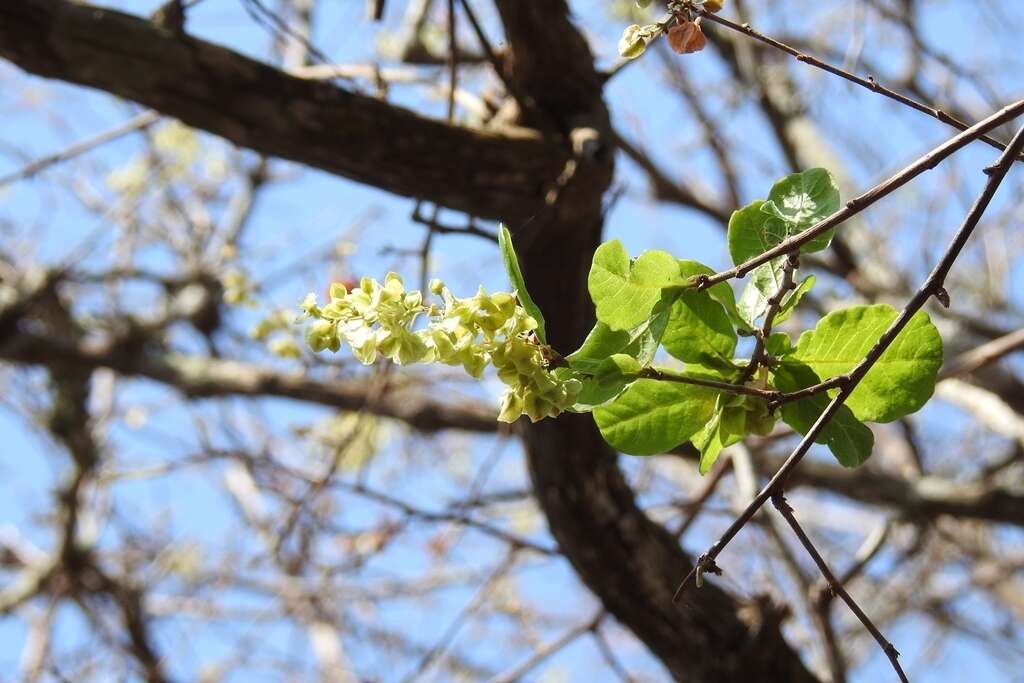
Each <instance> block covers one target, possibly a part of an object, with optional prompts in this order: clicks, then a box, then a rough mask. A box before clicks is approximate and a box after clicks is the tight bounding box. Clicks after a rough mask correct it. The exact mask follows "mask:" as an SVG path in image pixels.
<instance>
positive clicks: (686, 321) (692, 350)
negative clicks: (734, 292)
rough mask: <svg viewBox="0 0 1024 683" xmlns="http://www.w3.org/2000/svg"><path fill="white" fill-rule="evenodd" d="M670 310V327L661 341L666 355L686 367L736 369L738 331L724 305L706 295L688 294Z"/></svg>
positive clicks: (680, 297) (692, 292)
mask: <svg viewBox="0 0 1024 683" xmlns="http://www.w3.org/2000/svg"><path fill="white" fill-rule="evenodd" d="M670 310H671V313H670V315H669V319H668V327H667V328H666V329H665V335H664V337H662V339H661V343H662V345H663V346H664V347H665V350H666V351H668V352H669V353H670V354H671V355H672V356H674V357H675V358H678V359H679V360H681V361H683V362H685V363H699V364H701V365H707V366H712V367H715V366H724V367H730V366H732V365H733V354H734V352H735V351H736V330H734V329H733V326H732V322H731V321H730V320H729V315H728V314H727V313H726V312H725V308H724V307H723V306H722V304H720V303H718V302H717V301H715V300H714V299H712V298H711V296H710V294H709V293H708V292H706V291H703V292H698V291H695V290H687V291H684V292H682V293H681V294H680V295H679V298H677V299H676V300H675V302H674V303H673V304H672V308H671V309H670Z"/></svg>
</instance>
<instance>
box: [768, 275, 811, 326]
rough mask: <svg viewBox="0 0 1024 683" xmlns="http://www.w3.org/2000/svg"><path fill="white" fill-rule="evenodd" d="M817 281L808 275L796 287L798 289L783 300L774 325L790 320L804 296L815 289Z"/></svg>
mask: <svg viewBox="0 0 1024 683" xmlns="http://www.w3.org/2000/svg"><path fill="white" fill-rule="evenodd" d="M816 281H817V278H815V277H814V276H813V275H808V276H807V277H806V278H804V281H803V282H801V283H800V284H799V285H797V286H796V289H794V290H793V291H792V292H790V293H789V295H788V296H787V297H786V298H785V299H783V300H782V305H781V306H779V312H778V313H776V314H775V321H774V324H776V325H777V324H779V323H781V322H784V321H785V320H787V319H788V318H789V316H791V315H793V311H794V310H795V309H796V307H797V305H799V303H800V300H801V299H803V298H804V294H806V293H807V292H809V291H811V288H812V287H814V283H815V282H816Z"/></svg>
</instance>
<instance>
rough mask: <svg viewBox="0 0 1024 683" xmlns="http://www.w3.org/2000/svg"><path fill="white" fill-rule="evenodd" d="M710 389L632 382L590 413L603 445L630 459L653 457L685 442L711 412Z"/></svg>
mask: <svg viewBox="0 0 1024 683" xmlns="http://www.w3.org/2000/svg"><path fill="white" fill-rule="evenodd" d="M716 396H717V392H716V391H715V390H713V389H707V388H704V387H698V386H693V385H690V384H676V383H673V382H661V381H657V380H651V379H640V380H637V381H636V382H633V383H632V384H630V385H629V387H628V388H627V389H626V390H625V391H624V392H623V393H622V394H621V395H620V396H619V397H618V398H616V399H615V400H614V401H612V402H611V403H608V404H606V405H603V406H601V407H600V408H597V409H595V410H594V421H595V422H596V423H597V426H598V428H599V429H600V430H601V435H602V436H604V438H605V441H607V442H608V443H610V444H611V445H612V446H614V447H615V448H617V449H618V450H620V451H622V452H623V453H630V454H632V455H656V454H658V453H664V452H665V451H667V450H669V449H671V448H674V447H675V446H678V445H679V444H681V443H683V442H684V441H686V440H688V439H689V438H690V437H692V436H693V435H694V434H696V433H697V432H698V431H700V429H701V428H703V427H704V425H705V424H707V422H708V420H710V419H711V416H712V414H713V412H714V409H715V398H716Z"/></svg>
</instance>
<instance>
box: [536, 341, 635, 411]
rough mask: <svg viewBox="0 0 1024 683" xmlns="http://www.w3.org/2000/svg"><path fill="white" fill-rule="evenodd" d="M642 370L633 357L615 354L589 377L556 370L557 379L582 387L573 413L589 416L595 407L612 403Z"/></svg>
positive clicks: (600, 364)
mask: <svg viewBox="0 0 1024 683" xmlns="http://www.w3.org/2000/svg"><path fill="white" fill-rule="evenodd" d="M642 369H643V366H642V365H641V364H640V363H639V362H637V360H636V359H635V358H633V357H632V356H629V355H626V354H624V353H616V354H614V355H612V356H610V357H608V358H605V359H604V360H603V361H601V362H600V363H598V365H597V366H596V368H594V370H593V371H592V373H588V374H580V373H578V372H576V371H575V370H572V369H570V368H558V369H557V371H556V376H557V377H558V378H559V379H569V378H573V379H577V380H579V381H580V382H581V384H582V385H583V386H582V388H581V389H580V393H579V394H578V395H577V397H576V403H575V404H573V406H572V411H573V412H577V413H585V412H590V411H591V410H593V409H594V408H596V407H597V406H600V405H603V404H605V403H607V402H608V401H611V400H612V399H614V398H615V397H616V396H618V395H619V394H621V393H622V390H623V389H625V388H626V386H627V385H628V384H629V383H630V382H632V381H634V380H635V379H636V378H637V376H638V375H639V373H640V371H641V370H642Z"/></svg>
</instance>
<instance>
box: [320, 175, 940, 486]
mask: <svg viewBox="0 0 1024 683" xmlns="http://www.w3.org/2000/svg"><path fill="white" fill-rule="evenodd" d="M839 207H840V198H839V191H838V188H837V187H836V184H835V181H834V179H833V178H832V175H831V174H830V173H829V172H828V171H826V170H825V169H820V168H816V169H811V170H808V171H805V172H803V173H796V174H793V175H790V176H787V177H786V178H783V179H782V180H780V181H779V182H777V183H776V184H775V185H774V186H773V187H772V188H771V191H770V192H769V193H768V196H767V198H765V199H763V200H757V201H754V202H752V203H750V204H749V205H747V206H745V207H743V208H741V209H739V210H737V211H736V212H734V213H733V215H732V218H731V220H730V221H729V230H728V245H729V253H730V255H731V257H732V260H733V262H734V263H735V264H736V265H737V266H739V265H741V264H744V263H745V262H747V261H749V260H750V259H752V258H755V257H758V256H760V255H761V254H763V253H765V252H766V251H768V250H770V249H772V248H773V247H776V246H777V245H778V244H780V243H781V242H782V241H783V240H785V239H787V238H789V237H792V236H794V235H797V234H799V233H801V232H803V231H804V230H807V229H809V228H811V227H812V226H814V225H816V224H818V223H820V222H821V221H822V220H823V219H825V218H826V217H828V216H830V215H832V214H834V213H835V212H836V211H837V210H838V209H839ZM831 238H832V234H831V232H826V233H823V234H822V235H819V236H817V237H815V238H814V239H812V240H810V241H807V242H806V243H804V244H803V245H802V246H801V248H800V250H799V252H802V253H807V252H813V251H818V250H821V249H825V248H826V247H828V245H829V243H830V241H831ZM499 245H500V248H501V252H502V258H503V260H504V263H505V266H506V270H507V271H508V275H509V279H510V281H511V283H512V286H513V288H514V291H512V292H498V293H495V294H487V293H486V292H485V291H484V290H483V288H481V289H480V291H479V292H478V293H477V295H476V296H474V297H469V298H465V299H458V298H456V297H454V296H453V295H452V294H451V292H449V291H448V289H447V288H446V287H445V286H444V284H443V283H441V282H440V281H436V280H435V281H434V282H432V283H431V292H432V293H433V294H435V295H438V296H440V297H441V299H442V304H443V305H440V306H438V305H436V304H434V305H426V304H425V303H424V297H423V294H422V293H420V292H417V291H406V290H405V288H404V285H403V284H402V280H401V278H399V276H398V275H396V274H394V273H389V274H388V275H387V277H385V279H384V283H383V284H381V283H379V282H377V281H376V280H373V279H372V278H363V280H362V282H361V283H360V286H359V287H358V288H356V289H354V290H352V291H351V292H349V291H347V290H346V289H345V288H344V287H343V286H341V285H334V286H333V287H332V288H331V301H330V303H329V304H327V305H326V306H324V307H322V308H321V307H319V306H318V305H317V304H316V298H315V296H314V295H310V296H309V298H307V301H306V302H305V303H304V304H303V311H304V317H309V318H313V319H315V320H316V322H315V323H314V324H313V325H312V326H310V328H309V331H308V333H307V337H306V338H307V343H308V344H309V346H310V348H312V349H313V350H314V351H322V350H324V349H330V350H332V351H337V350H338V349H339V348H340V346H341V343H342V342H345V343H346V344H347V345H349V346H350V347H351V348H352V351H353V353H354V354H355V356H356V357H357V358H358V359H359V360H360V361H361V362H363V363H367V364H368V363H372V362H373V361H374V360H375V358H376V357H377V355H378V354H379V355H382V356H384V357H386V358H389V359H391V360H393V361H394V362H396V363H399V364H401V365H406V364H409V363H423V362H439V363H445V364H448V365H461V366H462V367H464V368H465V369H466V371H467V372H468V373H469V374H470V375H472V376H473V377H480V376H481V375H482V373H483V371H484V369H485V367H486V366H487V365H488V364H490V365H493V366H494V367H495V368H496V370H497V373H498V377H499V379H501V381H502V382H504V383H505V384H506V385H507V387H508V389H507V390H506V391H505V393H504V395H503V396H502V402H501V411H500V414H499V418H498V419H500V420H503V421H506V422H511V421H513V420H515V419H516V418H518V417H519V416H520V415H522V414H526V415H527V416H529V417H530V419H531V420H534V421H537V420H539V419H542V418H544V417H555V416H557V415H558V414H560V413H562V412H564V411H567V410H568V411H573V412H592V413H593V416H594V421H595V422H596V423H597V426H598V428H599V429H600V430H601V434H602V435H603V436H604V438H605V440H607V441H608V443H610V444H611V445H612V446H614V447H615V448H617V449H619V450H620V451H622V452H624V453H629V454H634V455H653V454H656V453H663V452H665V451H668V450H671V449H673V448H675V447H677V446H679V445H680V444H682V443H685V442H687V441H689V442H691V443H692V444H693V445H694V446H695V447H696V448H697V449H698V450H699V451H700V452H701V460H700V471H701V473H705V472H707V471H708V470H709V469H710V468H711V466H712V465H713V464H714V462H715V460H716V459H717V458H718V456H719V454H720V453H721V451H722V449H723V448H725V447H727V446H729V445H731V444H734V443H736V442H738V441H740V440H741V439H743V438H744V437H746V436H748V435H750V434H759V435H766V434H768V433H770V432H771V431H772V430H773V429H774V428H775V426H776V423H777V422H778V420H779V419H781V420H782V421H783V422H784V423H786V424H787V425H789V426H790V427H792V428H793V429H794V430H796V431H797V432H799V433H801V434H805V433H807V432H808V431H809V430H810V428H811V425H813V424H814V422H815V421H816V420H817V418H818V416H819V415H820V414H821V413H822V411H823V410H824V408H825V406H826V405H827V404H828V403H829V401H830V399H831V397H832V396H834V395H835V394H836V393H837V392H838V391H839V389H840V387H841V386H842V384H843V382H844V381H846V380H847V379H848V374H849V373H851V372H852V371H853V370H854V368H856V367H857V366H858V364H859V363H860V362H861V361H862V360H863V359H864V357H865V356H866V355H867V354H868V352H869V351H870V350H871V348H872V347H873V346H874V345H875V343H876V342H877V341H878V340H879V338H880V337H881V336H882V334H883V333H884V332H885V331H886V330H887V329H888V328H889V326H890V325H891V323H892V322H893V321H894V320H895V319H896V317H897V311H896V310H895V309H893V308H892V307H890V306H887V305H873V306H853V307H849V308H845V309H841V310H838V311H834V312H832V313H830V314H828V315H826V316H825V317H824V318H822V319H821V320H820V321H819V322H818V324H817V326H815V328H814V329H812V330H807V331H805V332H804V333H803V334H802V335H800V337H799V339H798V340H797V341H796V343H795V344H794V343H793V340H792V339H791V338H790V337H789V335H787V334H785V333H783V332H778V331H776V330H775V326H776V325H778V324H779V323H781V322H782V321H784V320H785V319H786V318H788V317H789V316H790V315H791V314H792V313H793V311H794V309H795V308H796V306H797V305H798V304H799V303H800V301H801V299H802V298H803V297H804V295H805V294H806V293H807V292H808V291H810V290H811V288H812V287H813V286H814V282H815V281H814V277H813V276H809V277H807V278H805V279H803V280H798V279H797V277H796V274H797V271H798V269H799V265H800V259H799V253H791V254H784V255H781V256H779V257H777V258H774V259H772V260H769V261H768V262H766V263H763V264H761V265H759V266H757V267H755V268H752V269H751V270H750V271H749V273H747V284H746V286H745V288H744V289H743V291H742V293H741V294H740V296H739V298H738V299H737V298H736V296H735V293H734V292H733V290H732V288H731V287H730V286H729V285H728V284H727V283H725V282H717V283H715V284H712V285H710V286H709V283H708V279H709V276H710V275H713V274H714V271H713V270H712V269H711V268H709V267H708V266H706V265H704V264H701V263H698V262H696V261H691V260H685V259H678V258H676V257H674V256H673V255H671V254H669V253H668V252H665V251H645V252H643V253H642V254H640V255H639V256H637V257H635V258H631V257H630V256H629V254H628V253H627V252H626V250H625V248H624V247H623V246H622V244H621V243H620V242H619V241H617V240H613V241H610V242H606V243H604V244H602V245H601V246H600V247H599V248H598V249H597V250H596V251H595V253H594V256H593V262H592V265H591V269H590V274H589V276H588V280H587V284H588V290H589V292H590V297H591V299H592V300H593V302H594V307H595V310H596V317H597V324H596V325H595V326H594V329H593V330H591V332H590V334H589V335H588V336H587V338H586V340H585V341H584V342H583V344H582V346H580V348H579V349H577V350H576V351H574V352H572V353H570V354H568V355H565V356H564V357H562V356H560V355H558V354H557V353H556V352H555V351H554V350H552V349H551V348H550V347H548V346H547V345H546V344H545V337H544V318H543V315H542V314H541V312H540V310H539V308H538V307H537V306H536V304H534V302H533V300H532V299H531V298H530V296H529V294H528V292H527V291H526V284H525V282H524V281H523V276H522V273H521V272H520V270H519V265H518V261H517V259H516V255H515V251H514V249H513V246H512V240H511V236H510V235H509V232H508V230H507V229H505V228H504V227H503V228H502V229H501V232H500V239H499ZM420 317H423V318H425V319H426V320H427V324H426V325H425V326H423V327H422V328H421V329H414V325H415V324H416V321H417V319H418V318H420ZM740 336H745V337H752V338H753V339H754V349H753V352H752V353H751V355H750V357H749V358H736V349H737V345H738V340H739V337H740ZM662 351H663V352H664V354H661V353H660V352H662ZM666 355H667V356H669V357H671V358H672V359H675V360H676V361H678V362H679V363H677V364H676V366H675V367H668V366H655V365H654V364H653V363H654V362H655V361H656V360H661V359H664V357H665V356H666ZM941 364H942V340H941V338H940V337H939V334H938V331H937V330H936V329H935V326H934V325H933V324H932V323H931V321H930V320H929V318H928V315H927V314H925V313H923V312H918V313H917V314H916V315H914V317H913V318H912V319H911V320H910V322H909V324H908V325H907V326H906V327H905V328H904V329H903V331H902V332H901V333H900V335H899V336H898V337H897V338H896V340H895V341H894V342H893V343H892V344H891V345H889V346H888V348H886V350H885V352H884V353H882V354H881V356H880V357H879V358H878V360H877V361H876V362H875V363H874V364H873V365H872V367H871V369H870V370H869V371H868V372H867V374H866V375H865V376H864V377H863V379H862V380H861V381H860V383H859V384H857V386H856V388H855V389H854V391H853V392H852V394H851V395H850V397H849V399H848V400H847V401H846V403H845V405H843V406H842V407H840V408H839V411H838V413H837V414H836V415H835V417H834V418H833V419H832V420H830V421H829V422H828V424H827V425H826V426H825V428H824V429H822V430H821V432H820V434H819V435H818V437H817V441H818V442H819V443H823V444H825V445H826V446H828V448H829V449H830V450H831V451H832V453H833V454H834V455H835V457H836V458H837V459H838V460H839V462H841V463H842V464H843V465H845V466H847V467H855V466H857V465H860V464H862V463H863V462H864V461H865V460H866V459H867V458H868V457H869V456H870V455H871V450H872V447H873V443H874V439H873V436H872V432H871V430H870V429H869V428H868V427H867V426H866V425H865V424H864V423H865V422H891V421H892V420H896V419H899V418H900V417H903V416H905V415H908V414H910V413H913V412H915V411H917V410H919V409H920V408H921V407H922V406H923V405H924V404H925V402H926V401H927V400H928V399H929V398H930V397H931V395H932V392H933V391H934V388H935V380H936V375H937V373H938V370H939V367H940V365H941Z"/></svg>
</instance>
